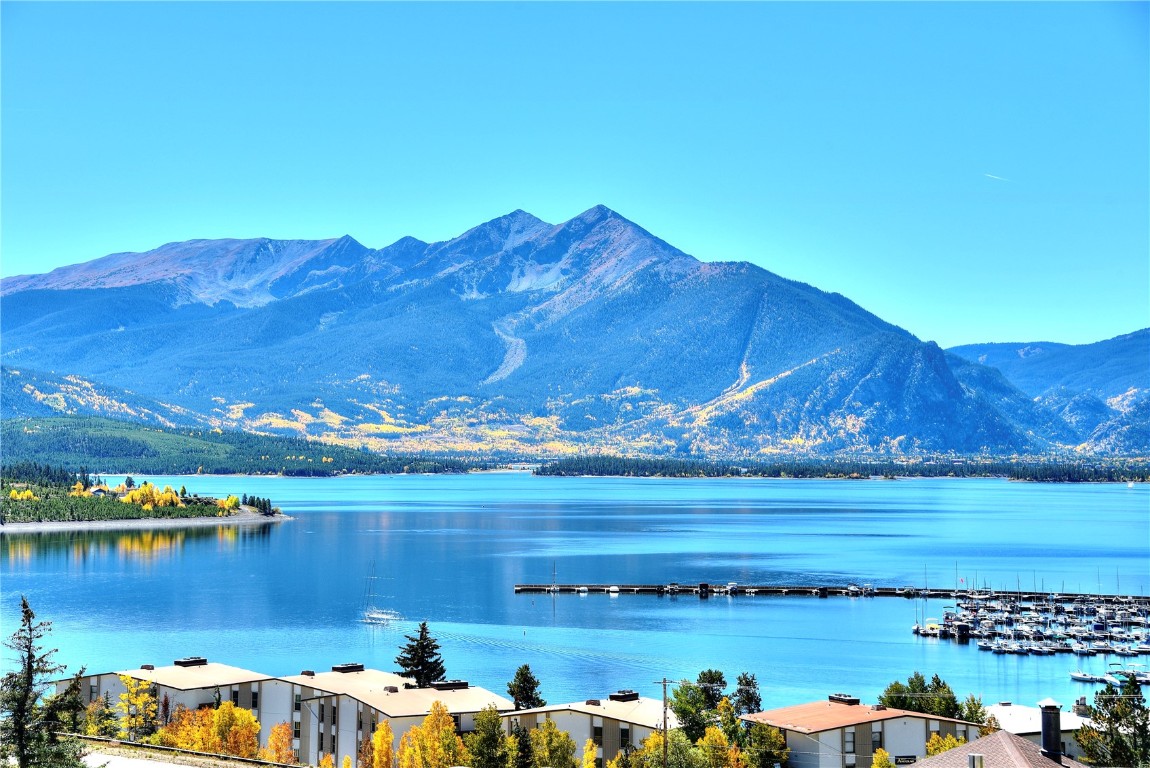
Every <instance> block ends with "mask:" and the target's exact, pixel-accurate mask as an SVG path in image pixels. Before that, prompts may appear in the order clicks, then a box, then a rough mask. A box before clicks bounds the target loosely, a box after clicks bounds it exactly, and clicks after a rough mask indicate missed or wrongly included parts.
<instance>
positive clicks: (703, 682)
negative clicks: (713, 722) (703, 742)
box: [695, 669, 727, 741]
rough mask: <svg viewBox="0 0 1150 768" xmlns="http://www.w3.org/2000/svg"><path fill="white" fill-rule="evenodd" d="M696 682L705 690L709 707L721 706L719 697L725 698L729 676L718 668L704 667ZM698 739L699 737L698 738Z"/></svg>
mask: <svg viewBox="0 0 1150 768" xmlns="http://www.w3.org/2000/svg"><path fill="white" fill-rule="evenodd" d="M695 684H696V685H698V686H699V688H701V689H702V690H703V697H704V698H705V699H706V702H707V709H714V708H715V707H717V706H719V699H721V698H723V691H724V690H726V688H727V678H726V677H724V676H723V673H722V672H721V671H719V670H717V669H704V670H703V671H702V672H700V673H699V677H698V679H697V680H695ZM696 741H697V739H696Z"/></svg>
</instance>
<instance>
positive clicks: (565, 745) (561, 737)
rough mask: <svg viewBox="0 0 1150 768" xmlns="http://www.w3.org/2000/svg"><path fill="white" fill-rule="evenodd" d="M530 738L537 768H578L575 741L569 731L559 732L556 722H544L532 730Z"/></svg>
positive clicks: (532, 755) (533, 758)
mask: <svg viewBox="0 0 1150 768" xmlns="http://www.w3.org/2000/svg"><path fill="white" fill-rule="evenodd" d="M529 738H530V739H531V759H532V761H533V762H534V763H535V768H576V766H575V740H574V739H573V738H571V734H569V733H567V731H561V730H559V726H557V725H555V721H554V720H544V721H543V722H542V723H540V725H539V726H538V727H537V728H532V729H531V733H530V734H529Z"/></svg>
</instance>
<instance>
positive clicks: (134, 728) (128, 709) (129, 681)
mask: <svg viewBox="0 0 1150 768" xmlns="http://www.w3.org/2000/svg"><path fill="white" fill-rule="evenodd" d="M120 682H121V683H123V684H124V692H123V693H121V694H120V703H119V704H117V705H116V709H118V710H120V715H121V717H120V738H122V739H127V740H128V741H139V740H140V739H142V738H143V737H145V736H150V735H152V734H153V733H155V732H156V714H157V712H158V710H159V706H158V705H157V703H156V693H155V691H154V690H153V688H152V684H151V683H149V682H148V681H147V680H137V679H136V678H134V677H132V676H131V675H120Z"/></svg>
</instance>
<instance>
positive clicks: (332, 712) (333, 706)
mask: <svg viewBox="0 0 1150 768" xmlns="http://www.w3.org/2000/svg"><path fill="white" fill-rule="evenodd" d="M331 724H332V725H335V704H332V705H331Z"/></svg>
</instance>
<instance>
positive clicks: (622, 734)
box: [619, 725, 631, 747]
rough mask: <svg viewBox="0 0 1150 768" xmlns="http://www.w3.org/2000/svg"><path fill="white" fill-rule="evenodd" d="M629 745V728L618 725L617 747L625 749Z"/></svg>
mask: <svg viewBox="0 0 1150 768" xmlns="http://www.w3.org/2000/svg"><path fill="white" fill-rule="evenodd" d="M630 743H631V726H629V725H620V726H619V746H620V747H625V746H627V745H628V744H630Z"/></svg>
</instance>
